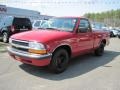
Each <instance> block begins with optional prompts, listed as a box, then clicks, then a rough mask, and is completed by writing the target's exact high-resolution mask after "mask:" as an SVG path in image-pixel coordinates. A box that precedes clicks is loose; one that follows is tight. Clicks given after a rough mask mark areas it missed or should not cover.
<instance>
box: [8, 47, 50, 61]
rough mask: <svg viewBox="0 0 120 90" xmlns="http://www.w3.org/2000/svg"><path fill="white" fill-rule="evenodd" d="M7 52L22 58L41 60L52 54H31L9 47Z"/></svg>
mask: <svg viewBox="0 0 120 90" xmlns="http://www.w3.org/2000/svg"><path fill="white" fill-rule="evenodd" d="M7 50H8V53H10V54H13V55H15V56H19V57H22V58H28V59H37V60H42V59H47V58H51V56H52V54H50V53H49V54H44V55H39V54H32V53H28V52H24V51H20V50H17V49H13V48H11V47H7Z"/></svg>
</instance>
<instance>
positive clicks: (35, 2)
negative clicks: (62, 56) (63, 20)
mask: <svg viewBox="0 0 120 90" xmlns="http://www.w3.org/2000/svg"><path fill="white" fill-rule="evenodd" d="M0 4H2V5H7V6H9V7H16V8H23V9H29V10H36V11H39V12H40V13H41V14H45V15H51V16H82V15H84V14H85V13H93V12H94V13H97V12H103V11H108V10H112V9H113V10H116V9H120V0H0Z"/></svg>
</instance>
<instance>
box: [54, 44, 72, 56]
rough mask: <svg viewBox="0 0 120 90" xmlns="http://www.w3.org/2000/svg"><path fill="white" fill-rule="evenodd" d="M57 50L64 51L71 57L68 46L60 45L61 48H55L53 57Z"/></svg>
mask: <svg viewBox="0 0 120 90" xmlns="http://www.w3.org/2000/svg"><path fill="white" fill-rule="evenodd" d="M59 49H65V50H66V51H67V52H68V55H69V57H71V48H70V46H68V45H62V46H59V47H57V48H56V49H55V50H54V52H53V55H54V53H55V52H56V51H57V50H59Z"/></svg>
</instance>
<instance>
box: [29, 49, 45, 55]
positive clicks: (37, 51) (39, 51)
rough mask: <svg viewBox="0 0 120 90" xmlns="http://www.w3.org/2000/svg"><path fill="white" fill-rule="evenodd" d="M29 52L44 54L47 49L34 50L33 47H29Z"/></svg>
mask: <svg viewBox="0 0 120 90" xmlns="http://www.w3.org/2000/svg"><path fill="white" fill-rule="evenodd" d="M28 51H29V52H30V53H34V54H46V53H47V50H35V49H29V50H28Z"/></svg>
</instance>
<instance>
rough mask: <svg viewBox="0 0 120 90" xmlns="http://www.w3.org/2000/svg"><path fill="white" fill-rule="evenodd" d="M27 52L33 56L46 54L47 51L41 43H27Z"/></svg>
mask: <svg viewBox="0 0 120 90" xmlns="http://www.w3.org/2000/svg"><path fill="white" fill-rule="evenodd" d="M29 48H30V49H29V50H28V51H29V52H30V53H34V54H46V53H47V50H46V48H45V46H44V45H43V44H42V43H38V42H29Z"/></svg>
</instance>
